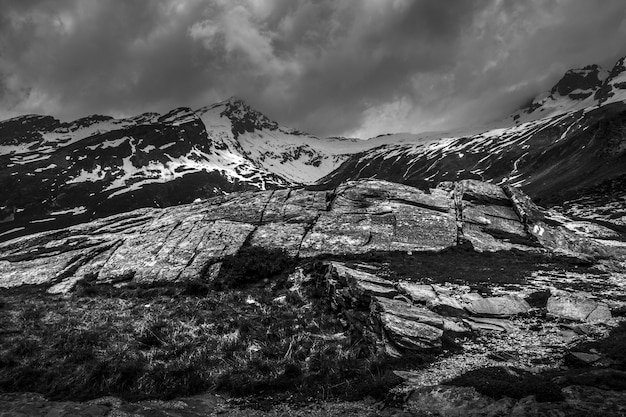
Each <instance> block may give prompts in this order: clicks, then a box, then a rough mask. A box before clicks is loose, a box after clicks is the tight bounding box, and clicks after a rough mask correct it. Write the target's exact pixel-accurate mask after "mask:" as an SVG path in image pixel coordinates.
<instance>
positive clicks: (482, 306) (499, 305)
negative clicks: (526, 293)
mask: <svg viewBox="0 0 626 417" xmlns="http://www.w3.org/2000/svg"><path fill="white" fill-rule="evenodd" d="M470 295H471V297H467V296H465V297H463V298H464V301H465V304H464V305H465V309H466V310H467V311H468V312H469V313H470V314H471V315H473V316H479V317H510V316H514V315H516V314H521V313H526V312H527V311H528V310H530V305H529V304H528V303H527V302H526V301H525V300H524V299H523V298H521V297H518V296H515V295H504V296H501V297H485V298H483V297H482V296H481V295H480V294H477V293H473V294H470Z"/></svg>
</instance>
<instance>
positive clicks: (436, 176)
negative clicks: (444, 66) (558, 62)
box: [319, 58, 626, 204]
mask: <svg viewBox="0 0 626 417" xmlns="http://www.w3.org/2000/svg"><path fill="white" fill-rule="evenodd" d="M625 81H626V67H625V66H624V58H622V59H621V60H619V61H618V62H617V64H616V65H615V67H614V68H613V69H612V70H611V71H610V72H606V71H603V70H602V69H601V68H600V67H598V66H589V67H585V68H582V69H580V70H570V71H568V72H567V73H566V74H565V76H564V77H563V78H562V79H561V80H560V81H559V82H558V83H557V84H556V85H555V86H554V87H553V88H552V89H551V91H550V92H549V93H546V94H543V95H540V96H538V97H537V98H536V99H535V100H533V103H532V104H531V105H530V106H528V107H526V108H524V109H522V110H520V111H519V112H517V113H515V114H513V115H512V116H511V117H510V118H508V123H507V121H505V122H498V123H497V124H496V125H499V126H501V127H498V128H491V129H485V131H484V132H482V133H472V134H467V135H458V134H454V135H450V136H445V135H444V136H443V137H442V138H441V139H440V140H438V141H433V142H430V143H420V144H390V145H388V146H380V147H377V148H375V149H371V150H368V151H365V152H362V153H359V154H355V155H352V156H351V157H350V158H349V159H348V160H347V161H346V162H344V163H343V164H342V166H341V167H339V168H338V169H337V170H336V171H334V172H333V173H331V174H329V175H327V176H326V177H325V178H323V179H321V180H320V182H319V184H320V186H321V187H331V186H336V185H337V184H339V183H341V182H342V181H345V180H348V179H359V178H379V179H385V180H390V181H395V182H400V183H405V184H410V185H419V184H426V183H432V182H440V181H456V180H461V179H479V180H484V181H490V182H495V183H498V184H512V185H516V186H521V187H522V188H523V189H524V190H525V191H526V192H527V193H528V194H530V195H531V196H532V197H533V198H534V199H536V200H538V201H542V202H543V203H545V204H549V203H552V202H554V203H560V202H562V201H563V200H564V199H567V198H575V197H577V193H578V192H579V191H581V190H588V189H590V187H594V186H596V185H600V184H603V183H606V182H607V181H611V180H612V179H614V178H618V177H620V176H623V175H625V174H626V104H625V103H624V101H625V100H626V82H625Z"/></svg>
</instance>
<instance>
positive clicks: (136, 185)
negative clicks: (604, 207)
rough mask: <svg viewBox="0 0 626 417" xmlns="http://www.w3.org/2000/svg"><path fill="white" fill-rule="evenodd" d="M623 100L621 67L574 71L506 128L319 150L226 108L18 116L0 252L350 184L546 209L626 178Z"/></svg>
mask: <svg viewBox="0 0 626 417" xmlns="http://www.w3.org/2000/svg"><path fill="white" fill-rule="evenodd" d="M596 96H597V97H598V99H596ZM625 99H626V67H624V58H622V59H620V60H619V61H618V62H617V63H616V64H615V66H614V67H613V68H612V69H611V71H608V72H607V71H604V70H602V69H601V68H600V67H599V66H597V65H590V66H586V67H583V68H581V69H574V70H570V71H568V72H566V73H565V75H564V76H563V77H562V78H561V80H559V81H558V82H557V83H556V84H555V86H554V87H553V88H552V89H551V90H550V91H548V92H547V93H546V94H544V95H539V96H537V97H536V98H535V99H534V100H533V103H532V104H531V105H530V106H529V107H526V108H525V109H521V110H519V111H518V112H516V113H514V114H513V115H512V116H511V117H509V118H508V119H507V121H506V122H505V123H504V124H503V123H500V124H496V125H495V126H496V127H491V128H489V127H485V128H483V129H474V130H473V131H468V132H467V133H463V131H460V132H453V133H442V132H426V133H421V134H390V135H380V136H378V137H376V138H370V139H368V140H359V139H354V138H352V139H350V138H336V137H331V138H321V137H318V136H315V135H310V134H308V133H305V132H302V131H299V130H297V129H292V128H289V127H285V126H282V125H281V124H279V123H278V122H276V121H274V120H271V119H270V118H268V117H267V116H265V115H264V114H263V113H261V112H259V111H257V110H255V109H253V108H252V107H250V106H249V105H248V104H247V103H246V102H245V101H244V100H242V99H241V98H239V97H234V96H233V97H230V98H228V99H226V100H223V101H221V102H218V103H214V104H211V105H208V106H204V107H201V108H199V109H195V110H194V109H191V108H189V107H179V108H176V109H172V110H171V111H169V112H167V113H164V114H159V113H151V112H148V113H143V114H140V115H137V116H133V117H128V118H122V119H116V118H113V117H110V116H103V115H91V116H87V117H83V118H80V119H77V120H75V121H72V122H61V121H60V120H58V119H55V118H54V117H52V116H42V115H24V116H19V117H16V118H12V119H9V120H6V121H3V122H0V187H1V188H2V189H4V190H8V192H6V193H3V195H2V196H0V239H2V238H8V237H10V236H14V235H15V234H16V233H26V232H27V231H28V230H34V231H36V230H45V229H48V228H52V227H61V226H65V225H68V224H74V223H75V222H80V221H85V220H90V219H94V218H97V217H99V216H102V215H109V214H114V213H121V212H124V211H128V210H131V209H135V208H139V207H149V206H153V207H164V206H169V205H176V204H182V203H189V202H191V201H194V200H195V199H198V198H208V197H212V196H216V195H224V194H227V193H231V192H233V191H240V190H255V189H259V190H265V189H272V188H283V187H294V186H295V187H302V186H308V187H311V186H314V187H317V188H324V187H332V186H336V185H337V184H339V183H341V182H343V181H345V180H354V179H359V178H378V179H386V180H392V181H396V182H400V183H407V184H410V185H419V184H424V185H426V184H429V183H430V184H433V183H436V182H440V181H454V180H461V179H480V180H485V181H492V182H495V183H499V184H512V185H518V186H521V187H523V188H524V189H525V190H526V192H528V193H529V194H531V196H532V197H535V198H539V199H540V201H548V202H549V201H550V198H548V197H550V194H553V193H555V192H557V194H559V193H560V194H563V193H565V194H567V193H569V195H570V196H571V194H572V193H575V190H576V189H578V188H580V187H582V186H585V187H592V186H594V185H597V184H601V183H602V182H603V181H610V180H611V179H612V178H617V177H620V176H621V175H625V174H626V172H624V170H623V169H621V168H620V167H621V166H625V165H626V164H625V163H624V162H625V161H624V148H625V147H626V145H625V144H624V138H623V134H622V130H623V129H624V117H623V116H622V115H623V114H624V111H625V109H624V105H623V101H624V100H625ZM602 138H604V139H606V140H604V139H602ZM585 149H586V150H585ZM557 172H558V174H556V173H557ZM573 173H577V174H576V175H574V174H573ZM559 177H563V178H566V180H561V179H559ZM565 197H567V196H565ZM565 197H563V198H565ZM563 198H561V197H559V198H556V199H554V198H553V199H552V200H559V199H560V200H559V201H554V202H555V203H561V202H562V201H563Z"/></svg>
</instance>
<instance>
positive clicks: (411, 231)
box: [0, 180, 619, 316]
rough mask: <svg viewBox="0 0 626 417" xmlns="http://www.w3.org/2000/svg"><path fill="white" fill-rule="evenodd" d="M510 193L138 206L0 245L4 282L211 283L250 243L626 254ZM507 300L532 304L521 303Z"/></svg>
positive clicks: (63, 286)
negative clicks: (544, 217) (543, 216)
mask: <svg viewBox="0 0 626 417" xmlns="http://www.w3.org/2000/svg"><path fill="white" fill-rule="evenodd" d="M507 190H508V195H507V193H505V190H503V189H502V188H501V187H499V186H496V185H492V184H488V183H482V182H478V181H473V180H466V181H461V182H458V183H443V184H441V185H440V186H438V187H437V188H434V189H430V190H421V189H418V188H414V187H409V186H406V185H399V184H393V183H389V182H385V181H375V180H369V181H356V182H348V183H345V184H343V185H341V186H339V187H338V188H336V189H335V190H332V191H308V190H305V189H287V190H273V191H259V192H243V193H237V194H232V195H229V196H223V197H215V198H211V199H208V200H205V201H201V202H197V203H192V204H187V205H181V206H176V207H169V208H165V209H139V210H135V211H132V212H129V213H125V214H121V215H116V216H112V217H107V218H103V219H99V220H96V221H92V222H89V223H84V224H81V225H77V226H72V227H68V228H65V229H60V230H55V231H50V232H43V233H38V234H33V235H30V236H26V237H21V238H16V239H13V240H10V241H7V242H4V243H2V244H0V286H2V287H16V286H20V285H26V284H28V285H42V286H45V287H48V290H49V291H51V292H65V291H68V290H70V289H71V288H72V286H73V285H74V284H75V283H76V282H78V281H80V280H82V279H85V278H86V277H88V278H90V279H93V280H95V281H96V282H101V283H104V282H108V283H117V282H128V281H135V282H143V283H146V282H181V281H189V280H203V281H210V280H212V279H214V278H215V276H217V274H219V269H220V268H219V267H220V264H221V262H222V261H223V260H224V259H226V258H228V257H233V256H236V255H237V253H238V252H239V251H240V250H241V248H242V247H246V246H259V247H264V248H267V249H280V250H284V251H285V252H286V253H287V254H288V255H289V256H291V257H294V258H295V257H298V258H306V259H313V258H319V257H325V256H326V257H327V256H335V257H337V256H348V255H349V256H356V255H359V254H361V255H363V254H367V253H375V252H382V253H404V254H411V253H413V254H415V253H419V252H436V251H441V250H445V249H449V248H453V247H467V248H473V249H474V250H475V251H478V252H490V251H491V252H493V251H501V250H510V249H515V250H518V251H525V252H532V253H546V254H552V253H558V252H563V251H564V248H565V249H567V250H566V251H565V252H566V253H567V255H568V256H572V257H578V258H583V259H588V258H590V257H591V258H593V257H594V256H598V255H602V256H608V255H609V254H610V253H609V251H616V250H618V249H619V247H618V248H615V247H610V246H607V245H603V244H601V242H600V241H599V240H597V239H592V238H586V237H584V236H583V237H581V236H580V235H577V234H574V233H573V232H571V231H569V230H568V229H567V228H565V227H563V226H562V225H558V224H552V225H548V224H547V223H545V222H540V221H541V220H539V218H538V217H537V215H535V214H530V213H541V211H540V210H539V209H538V208H537V207H536V206H534V205H532V203H531V202H529V201H528V200H524V198H523V194H519V191H515V192H514V193H513V192H512V191H511V190H510V189H507ZM522 200H523V201H524V203H520V201H522ZM538 227H540V228H541V231H540V232H537V230H539V229H538ZM546 236H557V237H558V238H547V237H546ZM363 285H364V286H366V284H363ZM367 285H369V286H371V288H375V287H376V286H379V284H376V283H375V282H374V283H371V282H368V283H367ZM363 290H364V291H366V292H367V291H370V290H371V289H367V288H364V289H363ZM373 291H383V289H382V287H381V288H378V289H377V290H373ZM407 296H408V297H416V296H417V295H415V294H412V293H411V292H407ZM423 296H427V295H426V293H425V294H424V295H423ZM436 298H437V299H436V300H433V303H436V304H438V305H440V306H441V308H442V309H448V308H450V309H455V308H457V306H456V305H455V303H454V302H452V301H450V300H448V299H447V298H446V296H445V294H437V297H436ZM502 302H504V301H503V300H490V299H486V300H473V301H472V302H471V303H470V304H472V303H473V304H474V305H475V306H474V307H473V308H474V309H483V310H485V315H487V316H490V315H493V314H492V313H489V310H490V309H492V308H495V307H494V306H495V305H496V304H498V305H499V303H502ZM505 304H507V305H508V306H509V307H510V308H514V309H520V308H522V307H520V306H519V305H518V304H519V303H517V302H514V301H512V300H507V301H506V302H505ZM513 304H515V307H513ZM522 310H523V308H522Z"/></svg>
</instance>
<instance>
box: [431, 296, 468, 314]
mask: <svg viewBox="0 0 626 417" xmlns="http://www.w3.org/2000/svg"><path fill="white" fill-rule="evenodd" d="M428 308H430V309H431V310H433V311H435V312H437V313H439V314H441V315H442V316H453V317H465V316H467V311H466V310H465V307H464V306H463V304H461V303H460V302H459V301H458V300H457V299H456V298H454V297H451V296H448V295H443V294H438V295H437V299H436V300H433V301H432V302H431V303H429V304H428Z"/></svg>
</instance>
